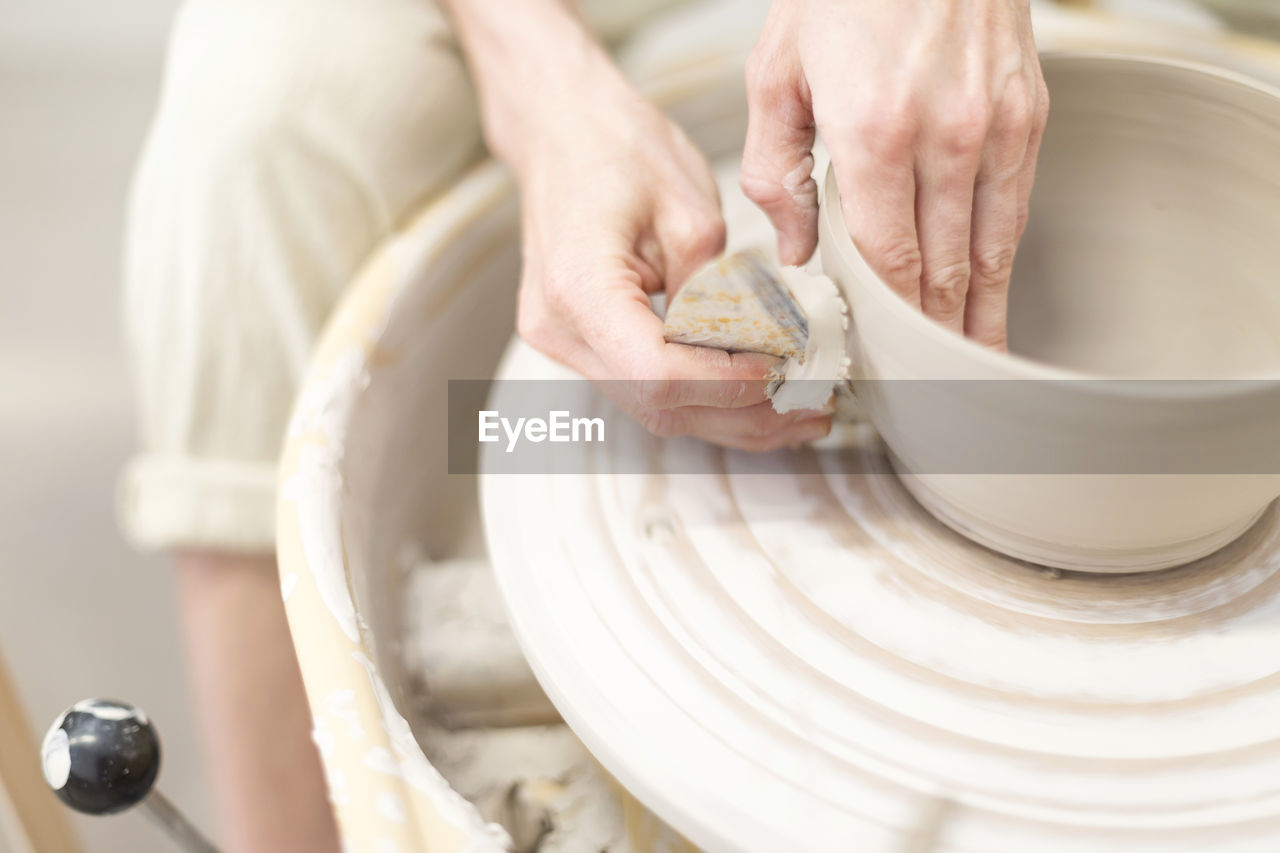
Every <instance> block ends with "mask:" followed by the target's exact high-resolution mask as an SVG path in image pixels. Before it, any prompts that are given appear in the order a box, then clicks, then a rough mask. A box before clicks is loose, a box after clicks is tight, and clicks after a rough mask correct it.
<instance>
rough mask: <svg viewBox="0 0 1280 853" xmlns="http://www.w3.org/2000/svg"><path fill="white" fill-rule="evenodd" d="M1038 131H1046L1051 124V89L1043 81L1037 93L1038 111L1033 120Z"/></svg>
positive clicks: (1036, 110)
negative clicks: (1045, 128)
mask: <svg viewBox="0 0 1280 853" xmlns="http://www.w3.org/2000/svg"><path fill="white" fill-rule="evenodd" d="M1033 121H1034V122H1035V127H1036V128H1037V129H1041V130H1043V129H1044V126H1045V125H1047V124H1048V123H1049V87H1048V86H1046V85H1045V83H1044V81H1043V80H1041V81H1040V84H1039V86H1038V90H1037V93H1036V109H1035V115H1034V118H1033Z"/></svg>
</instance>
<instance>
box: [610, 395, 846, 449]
mask: <svg viewBox="0 0 1280 853" xmlns="http://www.w3.org/2000/svg"><path fill="white" fill-rule="evenodd" d="M754 409H756V407H751V409H736V410H727V409H704V407H692V406H689V407H684V409H667V410H657V409H646V410H640V411H637V412H635V415H634V416H635V419H636V420H637V421H639V423H640V424H641V425H643V427H644V428H645V429H646V430H649V432H650V433H653V434H654V435H658V437H660V438H676V437H681V435H687V437H691V438H699V439H703V441H708V442H712V443H713V444H719V446H721V447H732V448H735V450H744V451H751V452H765V451H773V450H778V448H781V447H795V446H797V444H803V443H805V442H812V441H817V439H818V438H822V437H823V435H827V434H828V433H831V423H832V420H831V415H829V414H827V412H822V411H812V412H804V416H797V412H788V414H787V415H778V414H777V412H774V411H773V409H772V406H771V405H769V403H760V411H762V415H760V418H754V416H753V414H754V411H753V410H754ZM756 421H764V425H758V423H756ZM774 421H776V423H774Z"/></svg>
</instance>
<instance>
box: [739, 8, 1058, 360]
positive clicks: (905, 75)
mask: <svg viewBox="0 0 1280 853" xmlns="http://www.w3.org/2000/svg"><path fill="white" fill-rule="evenodd" d="M747 91H748V98H749V102H750V110H751V112H750V124H749V128H748V132H747V144H746V151H745V153H744V155H743V164H742V173H741V182H742V188H743V190H744V192H745V193H746V194H747V196H748V197H749V198H751V199H752V200H753V201H754V202H755V203H756V204H757V205H759V206H760V207H761V208H762V209H763V210H764V211H765V213H766V214H768V216H769V218H770V220H771V221H772V222H773V224H774V227H775V228H776V229H777V231H778V236H779V253H780V254H781V256H782V259H783V261H784V262H786V263H803V262H804V261H805V260H806V259H807V258H808V257H809V256H810V255H811V254H812V253H813V250H814V248H815V246H816V245H817V200H818V199H817V196H818V192H817V186H816V184H815V182H814V181H813V179H812V177H811V176H810V173H811V171H812V168H813V158H812V154H811V149H812V146H813V142H814V134H815V130H816V131H817V132H819V133H821V134H822V137H823V141H824V143H825V144H826V147H827V149H828V151H830V153H831V162H832V166H833V168H834V170H835V175H836V182H837V184H838V186H839V189H840V202H841V205H842V208H843V212H844V217H845V223H846V225H847V226H848V229H849V235H850V237H851V238H852V239H853V241H854V243H855V244H856V245H857V247H858V249H859V251H860V252H861V253H862V255H863V257H864V258H865V259H866V260H867V263H868V264H869V265H870V266H871V268H872V269H873V270H874V271H875V272H876V273H877V274H878V275H880V277H881V278H882V279H884V281H885V282H886V284H888V285H889V286H890V287H891V288H892V289H893V290H894V291H896V292H897V293H898V294H899V295H900V296H902V297H903V298H904V299H906V300H907V301H908V302H910V303H911V304H913V305H915V306H917V307H919V308H921V309H922V310H923V311H924V313H925V314H926V315H928V316H929V317H932V318H933V319H934V320H936V321H937V322H939V323H941V324H942V325H944V326H947V327H949V328H952V329H954V330H956V331H957V332H961V333H964V334H966V335H968V336H969V337H971V338H973V339H975V340H977V341H979V342H980V343H983V344H986V345H988V346H990V347H993V348H996V349H1004V348H1005V346H1006V328H1005V326H1006V315H1007V301H1008V290H1009V279H1010V276H1011V274H1012V270H1013V258H1014V253H1015V251H1016V248H1017V244H1018V241H1019V239H1021V236H1022V232H1023V229H1024V228H1025V227H1026V220H1027V211H1028V203H1029V199H1030V196H1031V185H1032V182H1033V180H1034V178H1035V164H1036V154H1037V152H1038V150H1039V147H1040V140H1041V136H1042V134H1043V131H1044V127H1045V122H1046V120H1047V115H1048V109H1049V97H1048V93H1047V91H1046V89H1045V85H1044V78H1043V76H1042V75H1041V72H1040V62H1039V58H1038V56H1037V54H1036V47H1035V42H1034V40H1033V38H1032V33H1031V13H1030V8H1029V3H1028V0H775V2H774V4H773V6H772V8H771V9H770V11H769V16H768V20H767V21H766V23H765V26H764V31H763V33H762V34H761V36H760V40H759V42H758V43H757V44H756V47H755V49H754V50H753V52H752V55H751V59H750V61H749V63H748V68H747Z"/></svg>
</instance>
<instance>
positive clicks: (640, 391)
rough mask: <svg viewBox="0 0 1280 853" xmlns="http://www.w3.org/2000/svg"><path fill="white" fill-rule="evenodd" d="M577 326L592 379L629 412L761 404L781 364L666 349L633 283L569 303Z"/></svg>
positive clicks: (749, 356)
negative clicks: (609, 385) (592, 361)
mask: <svg viewBox="0 0 1280 853" xmlns="http://www.w3.org/2000/svg"><path fill="white" fill-rule="evenodd" d="M570 310H571V311H572V312H573V316H574V320H575V325H576V326H577V328H578V330H579V332H580V334H581V335H582V337H583V340H584V341H585V342H586V344H587V346H588V347H589V348H590V349H591V350H592V352H593V353H594V354H595V356H596V358H597V359H598V364H596V365H594V366H593V369H592V371H591V372H590V373H588V374H587V376H588V377H589V378H591V379H596V380H601V381H606V382H614V383H620V385H621V390H620V392H619V396H623V397H627V398H630V401H631V402H630V405H628V406H625V408H628V410H639V409H671V408H676V407H678V406H692V405H696V406H715V407H718V408H742V407H745V406H753V405H756V404H758V403H762V402H764V401H765V400H766V399H767V396H766V394H765V390H766V387H767V384H768V376H769V372H770V371H771V370H772V369H773V368H774V366H775V365H777V363H778V359H776V358H773V357H772V356H767V355H760V354H758V353H728V352H725V351H723V350H718V349H712V348H710V347H694V346H687V345H685V344H673V343H667V342H666V341H665V340H664V339H663V337H662V321H661V320H660V319H658V317H657V315H656V314H654V313H653V311H652V309H651V308H650V307H649V303H648V300H647V299H646V298H645V297H644V295H643V293H641V292H640V289H639V287H638V286H636V285H635V284H634V283H628V282H627V281H626V280H625V279H621V280H620V279H614V280H613V283H609V282H602V283H601V284H600V286H599V287H598V288H597V290H596V291H595V292H594V293H592V294H590V295H585V296H584V297H582V298H578V299H574V300H572V307H571V308H570Z"/></svg>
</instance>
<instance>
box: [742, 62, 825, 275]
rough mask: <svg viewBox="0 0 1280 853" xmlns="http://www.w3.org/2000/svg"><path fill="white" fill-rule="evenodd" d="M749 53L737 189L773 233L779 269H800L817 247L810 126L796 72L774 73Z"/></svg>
mask: <svg viewBox="0 0 1280 853" xmlns="http://www.w3.org/2000/svg"><path fill="white" fill-rule="evenodd" d="M778 64H779V63H777V62H775V61H772V60H769V61H765V60H761V59H758V58H757V54H755V53H753V54H752V58H751V61H750V62H748V64H747V103H748V108H749V112H748V120H747V141H746V147H745V148H744V150H743V153H742V170H741V172H740V173H739V175H738V183H739V184H740V185H741V186H742V191H743V192H744V193H745V194H746V196H747V198H749V199H751V200H752V201H753V202H755V203H756V205H757V206H758V207H759V208H760V209H761V210H763V211H764V212H765V214H766V215H767V216H768V217H769V221H770V222H772V223H773V227H774V228H775V229H777V231H778V255H779V257H780V258H781V260H782V262H783V263H784V264H802V263H804V262H805V261H807V260H808V259H809V256H810V255H812V254H813V250H814V249H815V248H816V247H817V245H818V184H817V182H816V181H815V180H814V179H813V174H812V173H813V140H814V122H813V112H812V110H811V108H810V103H809V96H808V87H807V86H806V85H805V83H804V81H803V78H802V76H801V74H800V70H799V68H795V69H794V70H793V71H792V72H788V71H786V70H780V69H779V68H778Z"/></svg>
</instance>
